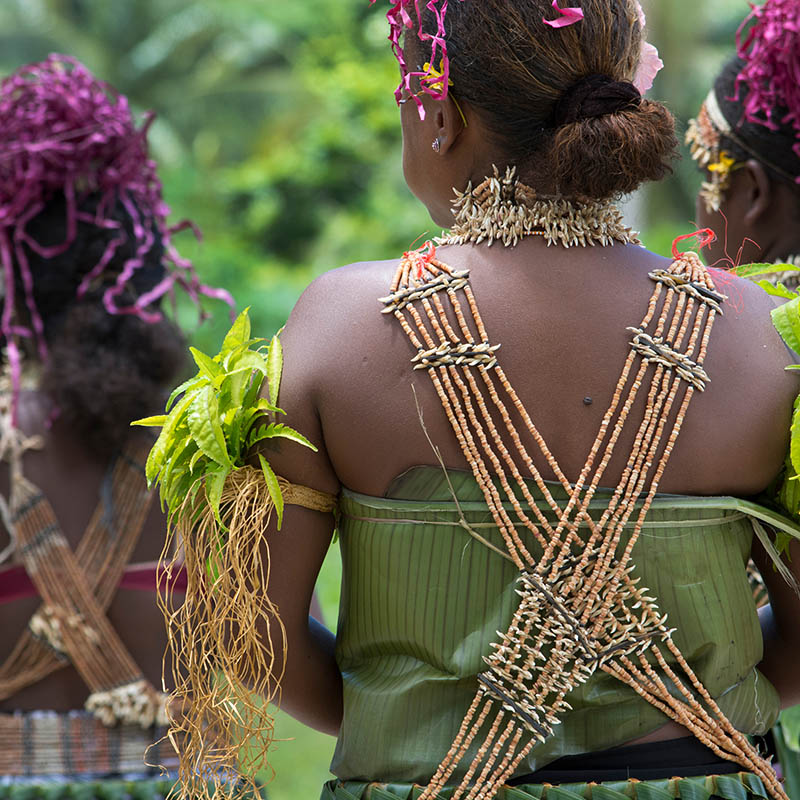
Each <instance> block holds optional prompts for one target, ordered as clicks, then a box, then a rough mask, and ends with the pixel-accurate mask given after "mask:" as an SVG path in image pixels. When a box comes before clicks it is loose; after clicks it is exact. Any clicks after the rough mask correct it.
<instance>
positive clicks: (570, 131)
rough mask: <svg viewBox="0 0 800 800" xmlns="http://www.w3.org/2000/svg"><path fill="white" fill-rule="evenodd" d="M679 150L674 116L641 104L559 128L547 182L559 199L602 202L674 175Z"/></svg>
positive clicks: (658, 106)
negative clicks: (560, 197) (570, 198)
mask: <svg viewBox="0 0 800 800" xmlns="http://www.w3.org/2000/svg"><path fill="white" fill-rule="evenodd" d="M677 150H678V140H677V138H676V136H675V120H674V118H673V116H672V114H671V113H670V112H669V111H668V110H667V108H666V107H665V106H664V105H663V104H661V103H657V102H654V101H652V100H647V99H642V100H641V101H640V103H639V104H638V105H629V106H628V107H627V108H625V109H623V110H620V111H617V112H615V113H612V114H604V115H602V116H595V117H589V118H586V119H581V120H578V121H576V122H573V123H571V124H567V125H563V126H561V127H560V128H558V130H557V131H556V133H555V137H554V139H553V143H552V146H551V149H550V163H551V165H552V166H551V170H552V173H551V177H552V180H553V183H554V185H555V187H556V190H557V191H558V192H559V193H560V194H563V195H566V196H569V197H590V198H593V199H596V200H602V199H604V198H607V197H612V196H614V195H619V194H627V193H628V192H632V191H634V190H635V189H636V188H637V187H638V186H639V185H640V184H641V183H642V182H644V181H658V180H661V179H662V178H663V177H665V176H666V175H667V174H669V173H670V172H671V171H672V167H671V164H672V161H673V159H674V158H675V156H676V154H677Z"/></svg>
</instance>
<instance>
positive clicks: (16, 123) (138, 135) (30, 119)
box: [0, 55, 233, 397]
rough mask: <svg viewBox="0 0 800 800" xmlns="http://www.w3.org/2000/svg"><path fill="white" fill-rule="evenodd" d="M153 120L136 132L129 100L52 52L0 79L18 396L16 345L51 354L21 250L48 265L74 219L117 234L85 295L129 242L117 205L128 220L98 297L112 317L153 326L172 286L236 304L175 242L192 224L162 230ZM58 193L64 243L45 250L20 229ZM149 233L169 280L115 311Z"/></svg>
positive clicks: (1, 242)
mask: <svg viewBox="0 0 800 800" xmlns="http://www.w3.org/2000/svg"><path fill="white" fill-rule="evenodd" d="M153 118H154V115H153V114H148V115H146V116H145V117H144V120H143V123H142V125H141V126H140V127H138V128H137V126H136V122H135V120H134V118H133V116H132V114H131V110H130V107H129V105H128V100H127V98H125V97H124V96H123V95H121V94H119V93H118V92H116V91H115V90H114V89H113V88H112V87H110V86H109V85H108V84H106V83H103V82H102V81H99V80H97V79H96V78H95V77H94V76H93V75H92V74H91V73H90V72H89V70H87V69H86V67H84V66H83V65H82V64H81V63H79V62H78V61H76V60H75V59H73V58H70V57H69V56H63V55H51V56H50V57H49V58H48V59H46V60H45V61H42V62H40V63H37V64H30V65H28V66H25V67H22V68H20V69H19V70H17V71H16V72H15V73H14V74H12V75H10V76H9V77H8V78H6V79H5V80H3V81H2V83H0V265H1V266H2V271H3V279H4V280H3V285H4V287H5V296H4V298H3V309H2V317H1V318H0V333H2V335H3V337H4V338H5V342H6V347H7V353H8V359H9V364H10V367H11V376H12V383H13V386H14V395H15V397H16V395H17V392H18V389H19V381H20V373H21V359H20V350H19V344H18V342H19V339H20V338H32V339H34V340H35V342H36V346H37V348H38V351H39V355H40V357H41V358H42V359H45V358H46V357H47V346H46V343H45V340H44V325H43V323H42V318H41V316H40V314H39V312H38V310H37V308H36V302H35V300H34V294H33V277H32V274H31V271H30V267H29V263H28V259H27V256H26V252H25V247H24V245H27V247H29V248H30V249H31V250H32V251H34V252H35V253H37V254H38V255H40V256H41V257H42V258H45V259H47V258H53V257H55V256H57V255H59V254H61V253H63V252H65V251H66V250H67V249H68V248H69V247H70V246H71V245H72V244H73V242H74V241H75V237H76V235H77V228H78V223H79V222H81V223H86V224H91V225H96V226H97V227H98V228H104V229H107V230H110V231H113V232H114V235H113V238H112V239H111V241H110V242H109V244H108V246H107V248H106V250H105V252H104V253H103V255H102V257H101V258H100V260H99V261H98V262H97V264H95V265H91V266H90V267H89V269H88V271H87V273H86V276H85V277H84V278H83V280H82V282H81V284H80V286H79V288H78V297H81V296H82V295H83V294H85V293H86V291H87V290H88V289H89V288H90V286H91V285H92V284H93V283H94V282H95V281H96V280H97V279H98V278H99V277H100V276H101V275H103V273H104V272H105V271H106V269H107V268H108V265H109V264H110V263H111V261H112V259H113V257H114V254H115V253H116V251H117V249H118V248H119V247H120V246H121V245H122V244H124V243H125V242H126V241H127V234H126V232H125V226H124V224H123V223H121V222H120V221H119V220H116V219H113V218H112V217H111V216H110V215H111V213H112V212H113V210H114V208H115V206H116V205H117V203H118V202H119V203H120V204H121V205H122V207H123V208H124V209H125V211H126V213H127V214H128V215H129V216H130V221H131V225H132V229H133V235H134V239H135V251H134V255H133V257H132V258H130V259H128V260H127V261H126V262H125V263H124V264H123V266H122V269H121V271H120V272H119V274H117V275H116V277H115V279H114V280H113V283H112V285H111V286H110V287H109V288H108V289H107V290H106V291H105V293H104V296H103V303H104V305H105V308H106V310H107V311H108V312H109V313H110V314H133V315H136V316H138V317H139V318H140V319H142V320H144V321H145V322H156V321H158V320H160V319H161V314H160V312H159V311H158V310H157V308H154V307H153V304H154V303H156V301H158V300H159V299H160V298H161V297H163V296H164V295H165V294H169V293H171V292H172V291H173V290H174V288H175V287H176V286H180V287H181V288H183V289H184V290H185V291H186V292H187V294H188V295H189V296H190V297H191V298H192V300H193V301H194V302H196V303H198V302H199V299H200V297H201V296H206V297H213V298H216V299H219V300H223V301H224V302H226V303H228V304H229V305H231V307H232V306H233V298H232V297H231V296H230V294H228V292H226V291H224V290H222V289H212V288H209V287H207V286H204V285H203V284H202V283H200V281H199V279H198V277H197V275H196V273H195V271H194V268H193V266H192V264H191V262H189V261H187V260H186V259H183V258H181V257H180V255H179V254H178V252H177V250H176V249H175V247H174V246H173V244H172V241H171V237H172V235H173V234H174V233H177V232H178V231H179V230H184V229H186V228H187V227H191V225H190V223H186V222H184V223H181V224H180V225H177V226H173V227H170V226H168V224H167V216H168V215H169V208H168V206H167V205H166V204H165V202H164V199H163V195H162V186H161V183H160V182H159V180H158V177H157V175H156V165H155V162H153V161H152V160H151V159H150V157H149V154H148V149H147V132H148V129H149V127H150V124H151V123H152V121H153ZM59 194H63V196H64V198H65V201H66V209H67V211H66V215H67V216H66V237H65V239H64V241H63V242H62V243H60V244H57V245H54V246H50V247H44V246H42V245H40V244H39V243H38V242H36V241H35V240H34V239H33V238H32V237H31V236H30V235H29V234H28V233H27V232H26V225H27V224H28V222H29V221H30V220H32V219H33V218H34V217H36V216H37V215H38V214H39V213H41V212H42V211H43V210H44V209H45V207H46V206H47V204H48V203H49V202H50V201H51V200H52V199H53V198H54V197H56V196H58V195H59ZM89 196H94V197H99V202H98V204H97V207H96V210H95V211H94V212H92V213H88V212H85V211H82V210H81V208H82V201H83V200H84V199H86V198H87V197H89ZM93 207H94V206H93ZM155 232H157V233H158V235H159V236H160V238H161V244H162V245H163V248H164V267H165V276H164V277H163V279H162V280H161V281H160V282H159V283H158V284H157V285H156V286H154V287H153V288H152V289H150V290H149V291H148V292H146V293H145V294H142V295H141V296H139V297H138V298H137V299H136V301H135V302H134V303H133V305H128V306H121V305H119V304H118V300H119V299H120V295H121V294H122V293H123V291H124V289H125V287H126V285H127V284H128V283H129V281H130V280H131V278H132V277H133V275H134V273H135V272H136V271H137V270H138V269H139V268H140V267H142V266H143V264H144V257H145V256H146V255H147V253H148V252H149V251H150V249H151V248H152V246H153V244H154V242H155ZM87 266H88V265H87ZM17 276H18V277H19V279H20V283H21V284H22V286H23V287H24V299H25V304H26V306H27V308H28V312H29V314H30V327H28V326H26V325H21V324H20V323H19V322H18V321H16V320H15V297H14V289H15V277H17Z"/></svg>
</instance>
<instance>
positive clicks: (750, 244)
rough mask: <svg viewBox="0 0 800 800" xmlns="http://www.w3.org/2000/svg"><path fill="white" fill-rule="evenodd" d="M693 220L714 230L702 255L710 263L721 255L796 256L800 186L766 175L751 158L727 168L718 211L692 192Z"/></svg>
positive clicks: (746, 259)
mask: <svg viewBox="0 0 800 800" xmlns="http://www.w3.org/2000/svg"><path fill="white" fill-rule="evenodd" d="M726 220H727V222H726ZM697 224H698V226H699V227H701V228H711V229H712V230H713V231H714V232H715V233H716V234H717V241H716V242H715V243H714V244H712V245H711V246H710V247H709V249H708V251H707V254H706V255H707V259H708V262H709V263H710V264H714V263H717V262H718V261H721V260H722V259H724V258H725V257H726V255H727V256H729V257H730V258H732V259H733V261H734V262H735V263H737V264H752V263H761V262H763V263H766V264H769V263H772V262H774V261H777V260H778V259H781V258H786V257H787V256H789V255H798V254H800V187H798V186H794V185H790V184H789V183H787V182H785V181H782V180H778V179H777V178H774V177H772V176H771V174H770V173H769V171H768V170H767V169H766V168H765V167H764V165H763V164H762V163H761V162H760V161H757V160H756V159H754V158H751V159H750V160H749V161H745V162H744V163H743V164H742V165H741V166H740V167H738V168H737V169H735V170H734V171H733V172H732V173H731V180H730V186H729V188H728V190H727V191H726V192H725V196H724V198H723V202H722V204H721V206H720V210H719V211H711V210H709V209H708V208H707V207H706V204H705V201H704V200H703V198H702V197H700V196H698V198H697ZM740 248H741V255H739V253H740V250H739V249H740ZM728 266H730V265H728Z"/></svg>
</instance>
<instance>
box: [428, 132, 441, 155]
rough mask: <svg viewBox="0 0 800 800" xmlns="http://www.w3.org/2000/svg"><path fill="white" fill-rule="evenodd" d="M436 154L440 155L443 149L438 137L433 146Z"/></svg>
mask: <svg viewBox="0 0 800 800" xmlns="http://www.w3.org/2000/svg"><path fill="white" fill-rule="evenodd" d="M431 147H432V148H433V152H434V153H438V152H439V151H440V150H441V149H442V140H441V139H440V138H439V137H438V136H437V137H436V138H435V139H434V140H433V144H432V145H431Z"/></svg>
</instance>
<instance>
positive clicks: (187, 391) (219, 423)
mask: <svg viewBox="0 0 800 800" xmlns="http://www.w3.org/2000/svg"><path fill="white" fill-rule="evenodd" d="M248 310H249V309H245V310H244V311H243V312H242V313H241V314H240V315H239V316H238V318H237V319H236V321H235V322H234V323H233V326H232V327H231V329H230V331H228V334H227V335H226V336H225V339H224V341H223V343H222V349H221V350H220V352H219V353H218V354H217V355H215V356H213V357H211V356H208V355H206V354H205V353H201V352H200V351H199V350H196V349H194V348H191V353H192V357H193V358H194V361H195V364H197V367H198V370H199V371H198V373H197V375H195V376H194V377H193V378H191V379H190V380H188V381H185V382H184V383H182V384H181V385H180V386H179V387H178V388H177V389H175V391H173V392H172V394H171V395H170V398H169V401H168V402H167V407H166V411H167V413H166V414H164V415H160V416H155V417H147V418H146V419H140V420H136V421H135V422H134V423H132V424H133V425H141V426H149V427H160V428H161V433H160V434H159V437H158V439H157V440H156V443H155V444H154V445H153V448H152V450H151V451H150V455H149V456H148V459H147V466H146V474H147V481H148V484H149V485H150V486H152V485H153V484H158V486H159V491H160V496H161V503H162V506H166V507H167V508H168V509H169V515H170V517H172V516H173V515H174V514H176V513H178V512H179V511H180V510H181V509H182V508H183V504H184V501H185V500H186V498H187V496H188V497H194V496H195V495H196V494H197V491H198V489H199V488H200V486H201V485H204V487H205V496H206V498H207V500H208V503H209V505H210V507H211V508H212V510H213V512H214V515H215V516H216V517H217V520H218V521H219V522H220V524H222V520H221V519H220V516H219V505H220V500H221V497H222V490H223V487H224V485H225V479H226V478H227V476H228V475H229V474H230V473H231V472H232V471H233V470H235V469H239V468H240V467H243V466H244V465H245V459H246V457H247V453H248V450H249V449H250V448H251V447H252V446H253V445H254V444H256V443H258V442H260V441H263V440H264V439H271V438H282V439H289V440H290V441H293V442H296V443H298V444H301V445H303V446H304V447H309V448H311V449H312V450H316V448H315V447H314V445H312V444H311V442H309V441H308V439H306V438H305V437H304V436H303V435H302V434H300V433H298V432H297V431H295V430H294V429H292V428H290V427H288V426H286V425H281V424H278V423H275V422H270V421H269V416H270V415H273V416H274V415H275V414H282V413H284V412H283V411H282V410H281V409H280V408H278V405H277V404H278V394H279V391H280V381H281V374H282V370H283V350H282V348H281V344H280V340H279V339H278V337H277V336H275V337H273V339H272V341H271V342H270V343H269V345H268V346H264V344H263V343H264V341H265V340H264V339H251V338H250V318H249V316H248ZM265 380H267V381H268V386H269V400H266V399H264V398H262V397H260V394H261V390H262V388H263V384H264V381H265ZM259 461H260V464H261V471H262V473H263V475H264V479H265V481H266V483H267V488H268V490H269V493H270V496H271V497H272V499H273V501H274V503H275V508H276V511H277V515H278V526H279V527H280V523H281V521H282V519H283V497H282V495H281V491H280V485H279V482H278V478H277V477H276V475H275V473H274V472H273V470H272V468H271V467H270V465H269V463H268V462H267V461H266V459H265V458H264V457H263V456H262V455H259Z"/></svg>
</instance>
